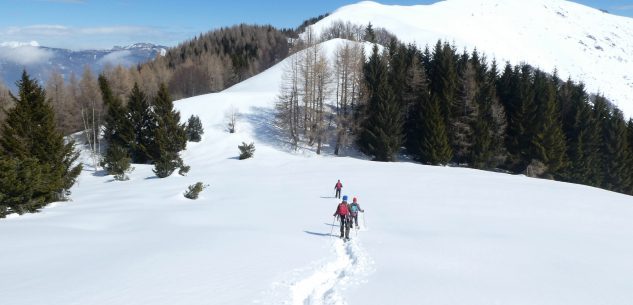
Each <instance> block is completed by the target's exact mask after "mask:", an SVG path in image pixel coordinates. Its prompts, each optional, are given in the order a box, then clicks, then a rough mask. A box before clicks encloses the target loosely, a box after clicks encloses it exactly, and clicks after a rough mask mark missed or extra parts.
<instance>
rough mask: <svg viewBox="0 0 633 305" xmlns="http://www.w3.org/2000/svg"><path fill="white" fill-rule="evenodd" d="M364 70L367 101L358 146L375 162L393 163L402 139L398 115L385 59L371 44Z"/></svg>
mask: <svg viewBox="0 0 633 305" xmlns="http://www.w3.org/2000/svg"><path fill="white" fill-rule="evenodd" d="M364 70H365V81H366V86H367V89H368V92H369V100H368V102H367V114H366V119H365V120H364V122H363V124H362V130H361V132H360V137H359V146H360V149H361V150H362V151H363V152H364V153H366V154H367V155H370V156H372V158H373V159H374V160H375V161H394V160H395V155H396V153H397V152H398V150H399V149H400V146H401V144H402V140H403V136H402V125H403V121H402V113H401V110H400V107H399V105H398V103H397V101H396V99H395V94H394V92H393V90H392V88H391V86H389V82H388V70H387V63H386V60H385V58H384V57H383V56H380V55H379V54H378V47H377V46H375V45H374V49H373V53H372V55H371V57H370V59H369V62H368V63H367V64H365V69H364Z"/></svg>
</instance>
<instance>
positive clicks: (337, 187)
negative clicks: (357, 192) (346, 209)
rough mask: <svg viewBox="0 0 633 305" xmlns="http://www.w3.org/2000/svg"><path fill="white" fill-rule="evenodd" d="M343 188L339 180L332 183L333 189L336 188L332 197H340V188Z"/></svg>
mask: <svg viewBox="0 0 633 305" xmlns="http://www.w3.org/2000/svg"><path fill="white" fill-rule="evenodd" d="M342 188H343V183H341V180H339V181H337V182H336V184H335V185H334V189H335V190H336V194H335V195H334V197H336V198H339V199H340V198H341V189H342Z"/></svg>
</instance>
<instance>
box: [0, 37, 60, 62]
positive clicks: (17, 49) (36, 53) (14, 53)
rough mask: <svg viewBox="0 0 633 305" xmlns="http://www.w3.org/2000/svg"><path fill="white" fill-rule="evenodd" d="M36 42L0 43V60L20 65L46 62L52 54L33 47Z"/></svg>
mask: <svg viewBox="0 0 633 305" xmlns="http://www.w3.org/2000/svg"><path fill="white" fill-rule="evenodd" d="M34 43H35V44H37V42H34V41H32V42H28V43H22V42H15V41H12V42H3V43H0V59H5V60H8V61H12V62H16V63H18V64H20V65H32V64H38V63H42V62H46V61H48V60H49V59H50V58H51V57H52V56H53V53H52V52H50V51H48V50H46V49H42V48H39V47H37V46H34Z"/></svg>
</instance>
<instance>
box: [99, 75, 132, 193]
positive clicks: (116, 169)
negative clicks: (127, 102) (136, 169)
mask: <svg viewBox="0 0 633 305" xmlns="http://www.w3.org/2000/svg"><path fill="white" fill-rule="evenodd" d="M99 88H100V90H101V96H102V98H103V102H104V104H105V105H106V109H107V110H106V115H105V117H104V126H103V127H104V132H103V134H104V136H103V138H104V140H105V141H106V142H107V143H108V147H107V149H106V152H105V155H104V157H103V160H102V161H101V166H103V168H104V169H105V170H106V172H107V173H108V174H110V175H114V178H115V179H116V180H127V176H126V173H127V172H129V171H131V158H130V151H129V149H127V148H126V147H131V145H130V144H131V143H132V140H133V139H134V131H133V128H132V124H131V122H130V120H129V118H128V117H127V113H126V112H125V108H124V107H123V106H122V104H121V100H119V98H118V97H117V96H115V95H114V94H113V93H112V90H111V89H110V84H109V82H108V80H107V78H106V77H105V76H104V75H99Z"/></svg>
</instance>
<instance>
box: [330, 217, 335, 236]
mask: <svg viewBox="0 0 633 305" xmlns="http://www.w3.org/2000/svg"><path fill="white" fill-rule="evenodd" d="M335 221H336V216H334V218H332V225H331V226H330V237H332V232H334V226H335V225H336V224H335V223H334V222H335Z"/></svg>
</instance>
